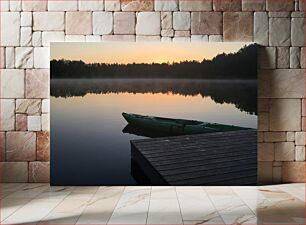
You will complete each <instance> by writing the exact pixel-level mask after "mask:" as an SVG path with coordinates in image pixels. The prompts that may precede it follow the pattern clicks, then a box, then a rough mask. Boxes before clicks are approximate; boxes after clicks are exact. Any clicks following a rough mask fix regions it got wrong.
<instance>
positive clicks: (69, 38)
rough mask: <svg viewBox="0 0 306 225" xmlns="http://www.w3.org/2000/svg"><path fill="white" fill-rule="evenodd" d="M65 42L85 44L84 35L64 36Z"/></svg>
mask: <svg viewBox="0 0 306 225" xmlns="http://www.w3.org/2000/svg"><path fill="white" fill-rule="evenodd" d="M65 42H85V35H66V36H65Z"/></svg>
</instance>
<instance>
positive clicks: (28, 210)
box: [2, 199, 62, 224]
mask: <svg viewBox="0 0 306 225" xmlns="http://www.w3.org/2000/svg"><path fill="white" fill-rule="evenodd" d="M61 201H62V200H61V199H59V200H57V201H46V200H45V199H33V200H32V201H30V202H28V203H27V204H26V205H25V206H23V207H22V208H20V209H18V210H17V211H16V212H15V213H14V214H12V215H11V216H9V217H8V218H6V219H5V220H4V221H3V222H2V223H3V224H19V223H28V224H34V223H38V222H39V221H40V220H41V219H42V218H43V217H44V216H46V215H47V214H48V213H49V212H50V210H52V209H53V208H54V207H56V206H57V205H58V204H59V203H60V202H61ZM33 212H35V213H33Z"/></svg>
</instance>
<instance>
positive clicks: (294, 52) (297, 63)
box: [290, 47, 301, 69]
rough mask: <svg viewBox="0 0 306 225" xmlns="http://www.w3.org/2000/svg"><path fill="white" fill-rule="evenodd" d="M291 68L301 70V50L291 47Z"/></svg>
mask: <svg viewBox="0 0 306 225" xmlns="http://www.w3.org/2000/svg"><path fill="white" fill-rule="evenodd" d="M290 68H293V69H299V68H301V49H300V48H299V47H290Z"/></svg>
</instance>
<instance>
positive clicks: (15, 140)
mask: <svg viewBox="0 0 306 225" xmlns="http://www.w3.org/2000/svg"><path fill="white" fill-rule="evenodd" d="M6 159H7V160H8V161H33V160H35V159H36V134H35V133H34V132H8V133H7V134H6Z"/></svg>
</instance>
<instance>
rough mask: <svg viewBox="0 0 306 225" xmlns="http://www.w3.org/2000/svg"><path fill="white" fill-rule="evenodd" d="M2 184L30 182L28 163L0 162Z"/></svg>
mask: <svg viewBox="0 0 306 225" xmlns="http://www.w3.org/2000/svg"><path fill="white" fill-rule="evenodd" d="M0 166H1V182H4V183H7V182H17V183H18V182H28V162H0Z"/></svg>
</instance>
